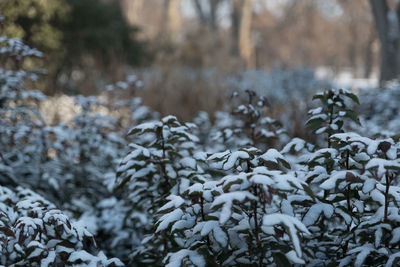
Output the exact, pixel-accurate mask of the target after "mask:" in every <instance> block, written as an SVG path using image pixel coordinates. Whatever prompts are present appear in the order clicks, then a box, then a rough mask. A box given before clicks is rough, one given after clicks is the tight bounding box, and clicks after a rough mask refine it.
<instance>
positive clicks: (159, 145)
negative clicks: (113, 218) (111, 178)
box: [117, 116, 205, 264]
mask: <svg viewBox="0 0 400 267" xmlns="http://www.w3.org/2000/svg"><path fill="white" fill-rule="evenodd" d="M193 127H194V125H193V124H188V123H187V124H182V123H180V122H179V121H178V120H177V118H176V117H174V116H167V117H164V118H162V119H161V120H160V121H150V122H146V123H143V124H140V125H138V126H136V127H134V128H133V129H132V130H131V131H130V132H129V134H130V135H136V138H135V139H134V140H135V141H136V143H132V144H131V145H130V148H131V152H130V153H129V154H128V155H127V156H126V157H125V158H124V159H123V160H122V162H121V165H120V167H119V168H118V171H117V176H118V178H117V189H118V188H126V191H127V192H128V196H127V197H128V199H129V200H128V202H127V205H128V206H129V213H128V215H127V216H128V217H127V218H125V221H126V222H127V223H129V224H131V225H133V227H134V228H135V230H136V233H134V234H135V235H136V236H135V237H136V241H139V240H141V237H142V236H143V235H144V234H149V233H151V229H152V223H153V222H154V216H155V212H156V211H157V210H158V208H160V207H161V206H162V205H163V204H164V201H165V197H167V196H168V195H169V194H181V193H183V191H184V190H186V189H187V187H188V186H190V185H191V184H192V183H193V182H195V181H204V180H205V178H204V177H203V176H204V174H203V171H202V168H201V166H200V165H199V164H198V161H201V160H203V159H204V155H203V154H201V153H200V154H195V152H196V151H197V144H196V143H197V142H198V138H197V137H196V136H194V135H193V134H192V133H191V128H193ZM126 238H129V236H126ZM145 240H146V241H147V242H148V243H152V244H153V245H152V246H147V245H146V244H145V243H146V242H145V241H144V240H143V242H144V245H142V246H138V247H137V248H136V249H135V252H134V253H133V256H134V257H135V258H136V259H140V260H141V261H143V262H152V263H153V264H155V263H157V262H158V263H160V259H161V258H162V257H161V256H162V255H163V251H162V249H161V247H163V246H164V250H167V248H166V246H172V244H171V237H169V235H166V234H163V235H153V236H148V237H147V238H145ZM128 241H129V242H130V244H131V245H132V244H133V245H135V244H134V243H132V241H133V240H128ZM136 245H137V244H136ZM128 249H129V250H131V249H132V247H131V248H128ZM164 254H165V253H164Z"/></svg>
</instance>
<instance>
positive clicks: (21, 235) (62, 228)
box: [0, 186, 123, 266]
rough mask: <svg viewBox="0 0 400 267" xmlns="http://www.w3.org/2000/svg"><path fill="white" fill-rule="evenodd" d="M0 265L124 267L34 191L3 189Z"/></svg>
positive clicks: (0, 219) (0, 196)
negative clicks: (107, 255)
mask: <svg viewBox="0 0 400 267" xmlns="http://www.w3.org/2000/svg"><path fill="white" fill-rule="evenodd" d="M0 200H1V201H0V263H1V264H2V265H5V266H56V265H60V264H61V265H63V266H64V265H71V266H72V265H74V266H123V264H122V262H121V261H120V260H118V259H116V258H113V259H108V258H107V257H106V256H105V255H104V253H103V252H101V251H99V250H98V249H97V247H96V242H95V240H94V237H93V235H92V234H91V233H89V232H88V231H87V230H86V229H85V228H84V227H82V226H80V225H79V224H76V223H74V222H72V221H71V220H70V219H69V218H68V217H67V216H66V215H65V214H63V213H62V212H61V211H60V210H58V209H56V207H55V206H54V205H53V204H51V203H50V202H48V201H47V200H45V199H44V198H42V197H41V196H39V195H37V194H35V193H34V192H32V191H31V190H28V189H24V188H21V187H17V188H16V189H15V190H10V189H8V188H6V187H3V186H0Z"/></svg>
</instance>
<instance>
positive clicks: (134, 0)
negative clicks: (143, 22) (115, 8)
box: [120, 0, 143, 25]
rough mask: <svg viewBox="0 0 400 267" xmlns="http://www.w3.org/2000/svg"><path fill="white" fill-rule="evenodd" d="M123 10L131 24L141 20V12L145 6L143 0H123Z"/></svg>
mask: <svg viewBox="0 0 400 267" xmlns="http://www.w3.org/2000/svg"><path fill="white" fill-rule="evenodd" d="M120 3H121V7H122V12H123V14H124V16H125V18H126V20H127V21H128V23H129V24H130V25H136V24H138V22H139V14H140V12H141V10H142V7H143V0H121V2H120Z"/></svg>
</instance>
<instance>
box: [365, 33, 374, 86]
mask: <svg viewBox="0 0 400 267" xmlns="http://www.w3.org/2000/svg"><path fill="white" fill-rule="evenodd" d="M375 40H376V32H375V29H371V31H370V34H369V38H368V42H367V45H366V47H365V55H364V78H366V79H368V78H369V77H370V76H371V72H372V66H373V65H374V52H373V44H374V42H375Z"/></svg>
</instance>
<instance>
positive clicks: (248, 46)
mask: <svg viewBox="0 0 400 267" xmlns="http://www.w3.org/2000/svg"><path fill="white" fill-rule="evenodd" d="M252 3H253V1H252V0H232V13H231V23H232V53H233V55H234V56H239V57H240V58H241V59H242V60H243V61H244V63H245V64H246V66H247V67H249V66H252V65H253V60H252V59H253V44H252V42H251V21H252Z"/></svg>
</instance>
